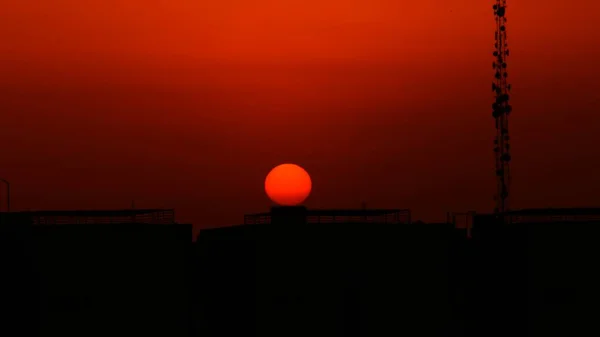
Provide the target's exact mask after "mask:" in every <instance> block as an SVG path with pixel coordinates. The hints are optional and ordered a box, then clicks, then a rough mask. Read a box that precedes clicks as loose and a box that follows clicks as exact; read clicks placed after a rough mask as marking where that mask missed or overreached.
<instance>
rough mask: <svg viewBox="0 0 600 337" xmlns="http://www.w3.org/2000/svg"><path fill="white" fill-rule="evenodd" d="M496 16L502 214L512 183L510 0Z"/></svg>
mask: <svg viewBox="0 0 600 337" xmlns="http://www.w3.org/2000/svg"><path fill="white" fill-rule="evenodd" d="M493 8H494V17H495V19H496V34H495V40H496V41H495V45H494V47H495V51H494V58H495V60H494V62H493V64H492V65H493V68H494V71H495V74H494V82H493V83H492V91H493V92H494V103H493V104H492V115H493V117H494V119H495V121H496V138H495V139H494V152H495V155H496V180H497V185H498V186H497V192H496V196H495V200H496V208H495V213H496V214H502V213H504V212H506V211H507V210H508V208H509V207H508V195H509V187H510V167H509V164H510V160H511V156H510V136H509V134H508V116H509V115H510V112H511V111H512V107H511V106H510V104H509V98H510V87H511V86H510V84H508V83H507V79H506V78H507V77H508V73H507V64H506V59H507V58H508V56H509V49H508V44H507V43H506V0H496V4H495V5H494V6H493Z"/></svg>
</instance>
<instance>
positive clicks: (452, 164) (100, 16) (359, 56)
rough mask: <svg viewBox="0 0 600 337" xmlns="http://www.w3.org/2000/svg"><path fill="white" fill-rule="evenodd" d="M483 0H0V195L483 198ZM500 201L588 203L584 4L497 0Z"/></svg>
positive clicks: (486, 63) (594, 111)
mask: <svg viewBox="0 0 600 337" xmlns="http://www.w3.org/2000/svg"><path fill="white" fill-rule="evenodd" d="M493 3H494V1H491V0H489V1H480V0H455V1H452V2H445V3H444V2H440V1H438V0H418V1H417V0H414V1H401V2H399V1H395V0H394V1H392V0H354V1H351V0H344V1H337V0H303V1H299V0H298V1H296V0H288V1H276V0H273V1H267V0H252V1H249V0H219V1H210V2H208V1H198V0H186V1H184V0H163V1H158V0H129V1H117V0H86V1H81V0H53V1H35V2H31V1H22V0H4V1H2V3H1V4H0V41H1V43H0V145H1V152H0V153H1V156H0V176H1V177H3V178H6V179H8V180H10V181H11V182H12V185H13V189H12V191H13V205H14V209H16V210H18V209H27V208H32V209H47V208H59V209H72V208H119V207H129V205H130V202H131V200H132V199H135V200H136V203H137V205H138V206H139V207H175V208H176V210H177V211H178V214H179V218H180V220H182V221H190V222H193V223H194V224H195V225H197V226H198V227H206V226H213V225H224V224H230V223H238V222H241V221H242V215H243V214H244V213H247V212H258V211H264V210H266V209H267V208H268V206H269V204H270V203H269V201H268V200H267V198H266V196H265V194H264V191H263V179H264V177H265V175H266V174H267V173H268V171H269V170H270V169H271V168H272V167H273V166H274V165H276V164H278V163H282V162H295V163H297V164H300V165H302V166H303V167H305V168H306V169H307V170H308V171H309V173H310V174H311V175H312V177H313V183H314V191H313V194H312V196H311V197H310V198H309V200H308V201H307V205H308V206H311V207H322V208H326V207H359V206H360V204H361V202H362V201H366V202H367V204H368V205H369V206H371V207H402V208H404V207H408V208H411V209H413V211H414V214H415V217H416V218H421V219H424V220H440V219H443V218H444V216H445V212H446V211H449V210H451V211H466V210H470V209H474V210H478V211H491V210H492V208H493V200H492V195H493V194H494V188H495V184H494V173H493V152H492V140H493V136H494V129H493V126H494V123H493V119H492V117H491V107H490V104H491V102H492V92H491V89H490V86H491V80H492V75H493V71H492V67H491V63H492V61H493V57H492V51H493V43H494V41H493V35H494V22H493V13H492V9H491V7H492V5H493ZM509 6H510V7H509V10H508V19H509V21H508V30H509V35H508V38H509V44H510V48H511V52H512V53H511V59H510V61H509V62H510V63H509V78H510V79H511V82H512V84H513V104H514V113H513V115H512V116H513V118H512V130H511V132H512V138H513V158H514V165H513V199H512V201H513V202H512V203H513V206H514V207H544V206H590V205H600V193H598V191H600V178H599V177H598V160H597V158H598V157H599V155H600V149H599V147H598V143H599V141H600V132H598V130H600V115H599V112H600V109H599V108H598V107H599V104H600V94H599V92H600V81H598V75H599V74H600V70H599V63H598V60H599V59H600V47H599V46H600V29H598V28H597V20H598V18H597V16H598V13H600V3H598V2H597V1H592V0H572V1H564V0H560V1H558V0H548V1H545V2H543V3H542V2H540V1H539V0H519V1H510V5H509Z"/></svg>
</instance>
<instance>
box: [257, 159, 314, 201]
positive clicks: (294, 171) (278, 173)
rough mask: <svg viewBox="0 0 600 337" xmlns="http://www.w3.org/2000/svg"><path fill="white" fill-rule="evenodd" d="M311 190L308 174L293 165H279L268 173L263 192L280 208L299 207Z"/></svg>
mask: <svg viewBox="0 0 600 337" xmlns="http://www.w3.org/2000/svg"><path fill="white" fill-rule="evenodd" d="M311 189H312V182H311V180H310V176H309V175H308V172H306V170H304V169H303V168H302V167H300V166H298V165H295V164H281V165H279V166H277V167H275V168H274V169H272V170H271V172H269V174H268V175H267V178H266V179H265V192H267V195H268V196H269V198H270V199H271V200H272V201H273V202H274V203H276V204H279V205H281V206H296V205H300V204H301V203H302V202H304V200H306V198H308V195H309V194H310V191H311Z"/></svg>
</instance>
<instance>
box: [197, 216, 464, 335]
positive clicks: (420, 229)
mask: <svg viewBox="0 0 600 337" xmlns="http://www.w3.org/2000/svg"><path fill="white" fill-rule="evenodd" d="M286 211H287V212H288V213H285V212H286ZM282 213H283V214H285V215H284V218H289V216H292V215H295V216H296V220H292V222H295V223H296V224H297V225H288V224H286V223H281V222H280V221H277V219H280V216H281V215H282ZM292 218H293V216H292ZM298 218H303V219H304V218H305V219H306V221H305V222H304V223H303V224H301V223H298V222H297V219H298ZM273 220H275V221H273ZM245 222H246V224H245V225H240V226H233V227H227V228H218V229H211V230H204V231H202V232H201V233H200V235H199V237H198V240H197V242H196V248H197V254H198V255H197V259H198V261H199V265H198V268H197V270H196V274H195V275H196V281H195V282H194V283H195V284H198V287H197V288H195V289H197V290H198V293H196V294H195V296H194V303H198V304H199V306H198V307H196V308H195V312H194V315H196V316H197V317H199V318H200V320H199V321H198V322H197V324H196V333H197V335H203V336H233V335H238V336H239V335H244V336H307V335H323V336H378V335H399V334H410V335H414V334H415V333H417V334H418V335H424V336H425V335H426V336H451V335H456V334H457V333H459V332H460V331H461V329H462V328H463V327H462V325H461V324H460V323H456V322H458V321H457V319H455V318H454V316H460V315H459V314H457V313H458V312H462V310H463V308H462V306H463V303H462V302H463V301H462V300H461V298H462V294H461V293H460V292H461V291H462V286H461V284H463V283H464V282H462V281H459V279H458V278H459V277H460V275H457V274H456V273H455V272H454V271H455V270H461V268H462V267H460V266H455V264H456V263H457V262H459V261H462V260H463V259H461V258H460V257H459V256H457V255H459V254H462V253H461V249H460V247H462V241H464V240H466V239H465V236H464V233H461V234H457V232H456V231H455V229H454V228H453V226H452V225H451V224H419V225H415V224H411V223H410V212H408V211H406V210H302V209H300V208H293V209H287V210H286V209H282V208H277V209H274V210H273V212H272V213H270V214H269V213H266V214H256V215H248V216H246V218H245Z"/></svg>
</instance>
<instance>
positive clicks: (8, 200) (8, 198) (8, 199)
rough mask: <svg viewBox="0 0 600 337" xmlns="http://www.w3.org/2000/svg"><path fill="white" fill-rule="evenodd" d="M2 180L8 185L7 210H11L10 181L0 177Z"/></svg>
mask: <svg viewBox="0 0 600 337" xmlns="http://www.w3.org/2000/svg"><path fill="white" fill-rule="evenodd" d="M0 181H1V182H3V183H4V185H6V211H7V212H10V183H9V182H8V180H6V179H2V178H0Z"/></svg>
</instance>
